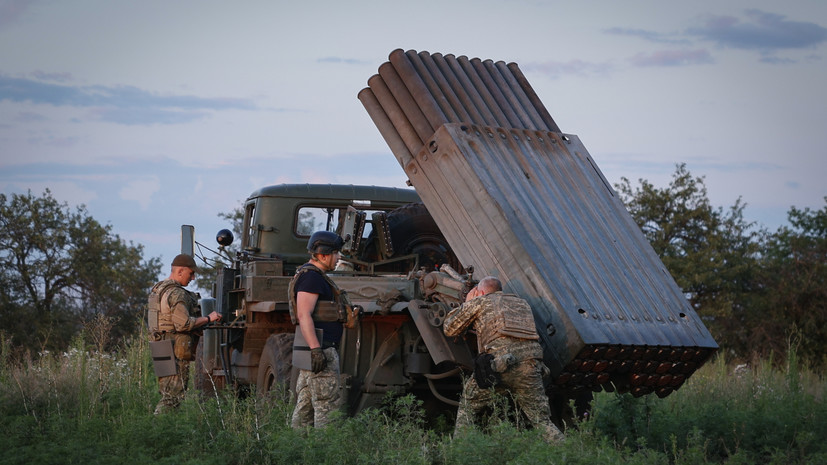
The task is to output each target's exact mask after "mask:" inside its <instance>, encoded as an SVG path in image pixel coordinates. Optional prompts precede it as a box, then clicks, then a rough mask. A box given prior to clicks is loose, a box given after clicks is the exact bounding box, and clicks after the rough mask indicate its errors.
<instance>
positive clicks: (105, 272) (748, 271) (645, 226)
mask: <svg viewBox="0 0 827 465" xmlns="http://www.w3.org/2000/svg"><path fill="white" fill-rule="evenodd" d="M615 190H616V191H617V192H618V194H619V196H620V198H621V199H622V201H623V202H624V204H625V205H626V207H627V209H628V210H629V212H630V213H631V215H632V217H633V218H634V220H635V221H636V222H637V224H638V225H639V226H640V227H641V230H642V231H643V233H644V235H645V236H646V237H647V239H648V240H649V242H650V243H651V244H652V247H653V248H654V250H655V252H656V253H657V254H658V255H659V256H660V258H661V260H662V261H663V263H664V265H665V266H666V267H667V269H668V270H669V271H670V273H671V274H672V276H673V277H674V278H675V280H676V282H677V283H678V285H679V286H680V287H681V289H683V291H684V293H685V295H686V297H687V299H688V300H689V302H690V303H691V305H692V306H693V308H694V309H695V310H696V312H697V313H698V314H699V316H700V317H701V318H702V319H703V320H704V322H705V323H706V325H707V327H708V328H709V329H710V332H711V333H712V335H713V337H714V338H715V340H716V341H717V342H718V344H719V345H720V346H721V353H723V354H725V356H726V357H727V358H728V359H739V360H744V361H748V360H751V359H754V358H767V357H770V356H771V355H775V356H777V358H778V359H779V360H783V356H784V355H785V354H786V352H787V350H789V349H790V348H795V349H796V350H797V353H798V355H799V356H802V357H803V358H804V359H805V360H807V361H808V362H809V363H810V364H811V365H812V366H814V367H819V368H823V367H824V366H825V365H827V337H825V332H827V308H825V305H827V303H826V302H827V279H826V278H827V197H825V199H824V200H825V206H824V207H823V208H821V209H820V210H811V209H809V208H804V209H799V208H796V207H791V209H790V210H789V211H788V221H789V224H788V225H785V226H782V227H780V228H778V229H777V230H776V231H769V230H767V229H765V228H763V227H759V226H758V225H756V224H755V223H750V222H748V221H746V220H745V219H744V216H743V213H744V209H745V207H746V204H745V203H744V202H742V200H741V199H740V198H739V199H738V200H737V201H736V202H735V203H734V205H732V206H730V207H728V208H726V209H724V208H722V207H714V206H713V205H712V204H711V203H710V201H709V198H708V196H707V190H706V186H705V184H704V178H703V177H696V176H693V175H692V174H691V173H690V172H689V170H688V169H687V168H686V165H685V164H679V165H677V166H676V169H675V171H674V173H673V174H672V178H671V181H670V182H669V185H668V186H666V187H656V186H654V185H653V184H651V183H650V182H648V181H647V180H644V179H640V180H638V183H637V184H633V183H632V182H631V181H630V180H629V179H627V178H622V179H621V181H620V182H619V183H617V184H615ZM240 212H241V209H240V208H239V209H238V210H237V211H234V212H231V213H219V214H218V216H219V217H221V218H224V219H225V220H227V221H230V222H231V223H233V224H234V225H235V227H236V229H237V227H238V224H237V223H239V220H240V216H239V214H240ZM0 225H2V228H3V232H4V234H2V235H0V278H2V282H3V283H4V285H3V286H2V287H1V288H0V289H1V290H0V318H2V321H3V325H2V328H3V331H5V332H6V333H7V334H8V335H9V336H10V337H11V339H12V343H13V344H14V345H16V346H19V347H23V348H26V349H31V350H44V349H61V348H63V347H66V345H67V344H68V343H69V342H71V339H72V338H73V337H74V336H75V335H76V334H77V333H78V331H80V330H81V329H82V328H83V325H84V323H85V322H87V321H89V320H90V319H92V318H94V317H98V316H103V317H105V318H108V319H110V321H111V325H112V328H113V329H112V337H111V341H112V343H117V342H119V341H120V340H121V339H122V338H124V337H127V336H129V335H132V334H134V333H135V332H136V331H137V330H138V328H140V324H141V320H142V318H143V315H144V307H145V303H146V295H147V293H148V290H149V288H150V287H151V285H152V284H153V283H154V282H155V280H156V279H157V276H158V274H159V272H160V270H161V267H162V264H161V262H160V259H159V258H157V257H156V258H148V259H145V258H144V257H143V246H141V245H134V244H132V243H127V242H125V241H123V240H122V239H120V238H119V237H118V236H117V235H116V234H113V233H112V227H111V226H109V225H101V224H100V223H98V222H97V221H95V220H94V219H93V218H92V217H91V216H89V214H88V212H87V211H86V209H85V207H83V206H81V207H77V208H75V209H71V208H70V207H69V206H68V205H66V204H65V203H64V204H61V203H59V202H58V201H57V200H55V199H54V198H53V197H52V195H51V193H50V192H49V190H46V191H45V192H44V193H43V194H42V195H41V196H40V197H35V196H33V195H32V194H31V192H29V193H28V194H25V195H17V194H13V195H12V196H10V197H7V196H6V195H3V194H0ZM209 280H210V277H209V276H204V275H201V276H199V282H198V283H199V285H201V286H202V287H205V286H208V284H207V283H208V281H209Z"/></svg>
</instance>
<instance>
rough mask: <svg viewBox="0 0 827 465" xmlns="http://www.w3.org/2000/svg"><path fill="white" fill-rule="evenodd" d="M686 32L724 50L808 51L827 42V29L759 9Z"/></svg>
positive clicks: (710, 21)
mask: <svg viewBox="0 0 827 465" xmlns="http://www.w3.org/2000/svg"><path fill="white" fill-rule="evenodd" d="M686 33H687V34H689V35H690V36H694V37H698V38H700V39H703V40H708V41H712V42H714V43H715V44H717V45H719V46H721V47H727V48H737V49H743V50H759V51H772V50H783V49H807V48H813V47H816V46H817V45H819V44H821V43H823V42H825V41H827V28H824V27H822V26H819V25H818V24H816V23H812V22H804V21H790V20H788V19H786V17H785V16H783V15H779V14H775V13H767V12H764V11H761V10H757V9H750V10H746V11H745V12H744V17H743V18H736V17H734V16H708V17H706V19H705V20H704V22H703V24H702V25H700V26H698V27H694V28H690V29H688V30H687V31H686Z"/></svg>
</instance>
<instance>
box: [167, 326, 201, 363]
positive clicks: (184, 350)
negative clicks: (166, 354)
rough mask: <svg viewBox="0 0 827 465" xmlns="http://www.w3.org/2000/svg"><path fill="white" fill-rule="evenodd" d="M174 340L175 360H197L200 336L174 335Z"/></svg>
mask: <svg viewBox="0 0 827 465" xmlns="http://www.w3.org/2000/svg"><path fill="white" fill-rule="evenodd" d="M172 340H173V341H174V350H175V358H177V359H178V360H188V361H192V360H195V347H196V345H197V344H198V336H194V335H192V334H190V333H175V334H173V335H172Z"/></svg>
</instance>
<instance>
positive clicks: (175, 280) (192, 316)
mask: <svg viewBox="0 0 827 465" xmlns="http://www.w3.org/2000/svg"><path fill="white" fill-rule="evenodd" d="M197 270H198V267H197V266H196V264H195V260H194V259H193V258H192V257H191V256H189V255H186V254H180V255H177V256H176V257H175V258H174V259H173V260H172V270H171V272H170V274H169V277H168V278H167V279H165V280H163V281H160V282H158V283H156V284H155V285H154V286H153V287H152V291H151V292H150V295H149V313H150V314H149V333H150V338H151V339H152V340H153V341H162V340H172V341H173V355H174V357H175V363H176V365H177V370H176V373H175V374H173V375H170V376H162V377H160V378H158V390H159V392H160V393H161V400H160V401H159V402H158V405H157V406H156V407H155V414H156V415H157V414H159V413H163V412H166V411H168V410H172V409H175V408H177V407H178V406H179V405H180V404H181V401H182V400H183V399H184V392H185V391H186V390H187V383H188V381H189V363H190V361H192V360H194V359H195V345H196V344H197V343H198V342H197V341H198V339H197V337H198V336H197V334H198V331H197V329H198V328H201V327H202V326H204V325H207V324H208V323H211V322H213V321H218V320H220V319H221V314H220V313H218V312H212V313H210V314H209V315H208V316H200V310H199V307H198V294H196V293H194V292H190V291H188V290H186V289H184V287H185V286H187V285H188V284H189V283H190V282H191V281H192V280H193V278H195V273H196V271H197Z"/></svg>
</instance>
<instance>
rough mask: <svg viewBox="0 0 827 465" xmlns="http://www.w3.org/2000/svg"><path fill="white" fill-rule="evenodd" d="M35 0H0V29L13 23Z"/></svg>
mask: <svg viewBox="0 0 827 465" xmlns="http://www.w3.org/2000/svg"><path fill="white" fill-rule="evenodd" d="M34 3H37V0H0V29H3V28H5V27H6V26H8V25H10V24H14V23H15V22H16V21H17V20H18V18H20V17H21V16H23V15H24V14H26V12H27V11H28V10H29V7H31V6H32V5H33V4H34Z"/></svg>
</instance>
